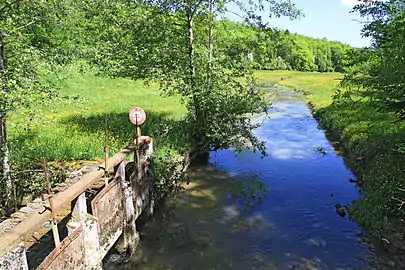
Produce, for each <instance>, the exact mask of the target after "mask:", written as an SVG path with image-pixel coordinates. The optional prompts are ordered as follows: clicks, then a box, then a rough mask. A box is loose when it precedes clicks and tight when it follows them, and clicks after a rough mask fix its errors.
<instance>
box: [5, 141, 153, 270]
mask: <svg viewBox="0 0 405 270" xmlns="http://www.w3.org/2000/svg"><path fill="white" fill-rule="evenodd" d="M139 151H140V155H139V157H140V158H139V161H135V164H136V165H135V166H133V167H135V170H134V172H133V173H132V174H131V175H126V165H127V163H126V162H125V161H123V162H121V163H120V164H119V166H118V168H117V170H116V173H115V177H114V179H113V180H112V181H110V182H109V184H108V186H105V187H104V188H102V189H101V190H100V191H99V192H98V194H97V195H96V196H95V197H94V198H93V199H92V201H91V202H90V204H91V209H88V207H87V205H88V200H89V199H88V198H86V193H85V192H83V193H82V194H81V195H80V196H79V197H78V198H77V200H76V202H75V205H74V207H73V210H72V214H71V216H72V218H71V220H70V221H69V222H68V224H67V227H68V232H69V234H68V236H67V237H65V238H64V239H63V240H62V241H61V243H60V246H58V247H56V248H55V249H54V250H53V251H52V252H51V253H50V254H49V255H48V256H47V257H46V259H45V260H44V261H43V262H42V263H41V264H40V266H39V267H38V268H37V269H41V270H45V269H101V264H102V259H103V258H104V256H105V255H106V254H107V252H108V251H109V250H110V249H111V248H112V247H113V246H114V243H116V242H117V244H116V249H117V250H118V251H119V252H121V253H124V252H125V253H126V254H127V255H132V254H133V253H134V251H135V249H136V246H137V244H138V242H139V234H138V232H137V231H136V225H135V221H136V219H137V218H138V217H139V215H140V214H141V213H142V211H144V209H146V208H147V206H149V207H148V208H147V210H148V212H150V213H152V212H153V211H152V209H153V205H154V202H153V198H154V196H153V194H152V191H153V185H154V176H153V171H152V168H151V166H152V160H151V159H152V152H153V145H152V141H151V140H150V139H148V140H144V141H143V143H142V144H141V145H140V149H139ZM6 269H7V270H14V269H16V270H17V269H18V270H20V269H23V270H25V269H28V263H27V259H26V249H25V247H24V245H22V244H20V245H18V246H17V247H15V248H14V249H13V250H10V251H9V252H8V253H7V254H5V255H4V256H3V257H1V258H0V270H6Z"/></svg>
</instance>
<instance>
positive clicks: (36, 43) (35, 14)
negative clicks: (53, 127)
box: [0, 0, 55, 206]
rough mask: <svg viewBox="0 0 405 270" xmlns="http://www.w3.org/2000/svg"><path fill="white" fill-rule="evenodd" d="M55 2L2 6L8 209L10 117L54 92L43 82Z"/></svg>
mask: <svg viewBox="0 0 405 270" xmlns="http://www.w3.org/2000/svg"><path fill="white" fill-rule="evenodd" d="M51 2H52V1H46V0H38V1H29V0H8V1H2V2H1V3H0V81H1V85H0V91H1V95H0V150H1V151H0V152H1V156H0V159H1V163H0V164H1V167H2V180H3V181H2V184H3V185H5V190H6V192H5V193H3V192H2V193H3V194H5V198H4V199H5V202H6V206H7V205H8V204H9V203H10V201H9V199H10V198H11V196H10V194H11V190H12V187H11V184H12V182H11V175H10V173H11V167H10V151H9V148H8V143H7V118H8V115H9V113H10V112H12V111H13V110H16V109H19V108H27V107H29V106H31V105H37V104H38V103H41V102H43V101H44V100H45V99H47V98H48V97H50V96H52V94H53V92H52V91H51V90H50V89H49V88H46V87H44V85H42V83H41V80H40V78H41V76H42V75H44V73H46V72H48V68H49V66H46V64H45V62H43V61H41V59H42V57H43V55H44V53H45V47H46V44H47V43H48V42H49V39H48V36H47V35H45V34H44V33H46V32H47V31H46V30H45V29H48V28H49V27H50V26H51V23H52V18H53V17H52V16H54V14H55V12H54V6H53V5H52V3H51Z"/></svg>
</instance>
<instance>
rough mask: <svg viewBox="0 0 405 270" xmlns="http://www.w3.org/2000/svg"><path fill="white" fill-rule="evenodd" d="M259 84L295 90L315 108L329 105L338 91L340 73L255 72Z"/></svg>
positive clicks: (341, 76)
mask: <svg viewBox="0 0 405 270" xmlns="http://www.w3.org/2000/svg"><path fill="white" fill-rule="evenodd" d="M255 76H256V77H257V79H258V81H259V84H260V85H263V86H266V85H268V86H271V85H275V84H278V85H283V86H287V87H290V88H292V89H296V90H298V91H300V92H302V93H304V94H306V96H307V98H309V99H310V101H311V102H312V103H314V105H315V106H317V107H322V106H326V105H329V104H330V103H331V102H332V98H331V95H332V94H333V92H334V91H335V90H336V89H338V84H339V83H340V81H341V79H342V78H343V75H342V74H341V73H318V72H301V71H286V70H282V71H256V72H255Z"/></svg>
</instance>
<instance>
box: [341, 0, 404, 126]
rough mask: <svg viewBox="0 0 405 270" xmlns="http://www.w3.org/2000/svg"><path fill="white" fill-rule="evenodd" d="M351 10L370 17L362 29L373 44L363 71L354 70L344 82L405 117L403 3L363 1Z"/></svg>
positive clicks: (397, 1)
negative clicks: (360, 89) (358, 88)
mask: <svg viewBox="0 0 405 270" xmlns="http://www.w3.org/2000/svg"><path fill="white" fill-rule="evenodd" d="M354 11H357V12H359V13H360V15H361V16H362V17H365V18H368V19H370V20H369V21H367V22H366V23H365V25H364V28H363V30H362V32H363V35H364V36H366V37H371V38H372V46H371V50H370V53H368V54H367V56H368V57H367V60H366V62H367V66H368V70H365V69H363V71H364V72H366V73H365V74H362V75H361V76H357V75H358V72H353V73H351V74H350V75H349V76H347V77H346V80H345V82H346V83H348V84H352V85H356V86H359V87H361V88H362V89H364V90H362V91H361V92H362V94H363V95H367V96H368V97H370V98H371V99H373V100H374V101H376V102H378V104H379V106H380V107H382V108H386V109H388V110H391V111H394V112H396V113H397V114H398V115H399V117H400V118H401V119H405V87H404V85H405V76H404V74H405V46H404V42H405V2H404V1H403V0H389V1H363V3H362V4H360V5H357V6H356V7H355V8H354Z"/></svg>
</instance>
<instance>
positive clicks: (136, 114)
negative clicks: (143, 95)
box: [129, 107, 146, 126]
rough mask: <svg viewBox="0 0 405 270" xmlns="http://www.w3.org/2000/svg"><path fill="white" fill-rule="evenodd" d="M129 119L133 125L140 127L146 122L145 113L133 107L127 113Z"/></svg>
mask: <svg viewBox="0 0 405 270" xmlns="http://www.w3.org/2000/svg"><path fill="white" fill-rule="evenodd" d="M129 119H130V120H131V122H132V123H134V124H135V125H138V126H139V125H142V123H143V122H145V120H146V113H145V111H144V110H142V109H141V108H139V107H135V108H133V109H132V110H131V111H130V112H129Z"/></svg>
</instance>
